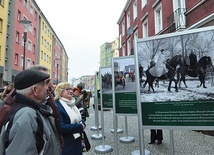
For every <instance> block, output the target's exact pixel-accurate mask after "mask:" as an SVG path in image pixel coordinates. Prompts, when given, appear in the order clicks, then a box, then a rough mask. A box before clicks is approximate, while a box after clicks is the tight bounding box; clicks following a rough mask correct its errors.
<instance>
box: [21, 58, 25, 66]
mask: <svg viewBox="0 0 214 155" xmlns="http://www.w3.org/2000/svg"><path fill="white" fill-rule="evenodd" d="M23 64H24V57H23V55H22V56H21V67H23Z"/></svg>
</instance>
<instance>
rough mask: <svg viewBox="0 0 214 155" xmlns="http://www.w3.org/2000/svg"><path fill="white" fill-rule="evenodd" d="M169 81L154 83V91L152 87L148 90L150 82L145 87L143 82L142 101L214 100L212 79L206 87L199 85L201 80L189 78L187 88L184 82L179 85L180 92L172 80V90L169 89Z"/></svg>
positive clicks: (141, 88) (141, 89) (207, 82)
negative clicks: (176, 89)
mask: <svg viewBox="0 0 214 155" xmlns="http://www.w3.org/2000/svg"><path fill="white" fill-rule="evenodd" d="M168 84H169V83H168V81H159V87H157V86H155V82H154V83H153V87H154V90H155V91H154V92H153V91H152V90H151V89H150V91H148V84H147V85H146V87H145V88H143V84H142V86H141V87H140V91H141V102H163V101H182V100H190V101H193V100H214V86H213V85H212V83H211V82H210V81H206V87H207V88H203V87H197V86H198V85H199V84H200V82H199V80H197V79H196V80H191V81H190V80H187V81H186V84H187V86H188V88H185V86H184V84H183V83H182V84H181V88H179V87H178V92H176V91H175V88H174V86H175V83H174V82H172V85H171V91H168Z"/></svg>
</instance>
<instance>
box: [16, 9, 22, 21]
mask: <svg viewBox="0 0 214 155" xmlns="http://www.w3.org/2000/svg"><path fill="white" fill-rule="evenodd" d="M20 20H21V11H19V10H18V13H17V21H20Z"/></svg>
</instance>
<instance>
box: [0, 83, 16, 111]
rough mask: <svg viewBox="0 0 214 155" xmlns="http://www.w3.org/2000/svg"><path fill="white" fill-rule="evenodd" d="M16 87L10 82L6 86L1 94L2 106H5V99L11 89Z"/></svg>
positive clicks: (0, 103) (0, 102) (0, 101)
mask: <svg viewBox="0 0 214 155" xmlns="http://www.w3.org/2000/svg"><path fill="white" fill-rule="evenodd" d="M13 88H14V84H13V83H10V84H9V85H8V86H7V87H6V88H4V91H3V92H2V93H1V94H0V107H2V106H3V100H4V98H5V97H6V96H7V94H9V93H10V91H11V90H12V89H13Z"/></svg>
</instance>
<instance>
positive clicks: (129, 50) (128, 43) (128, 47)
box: [127, 39, 131, 55]
mask: <svg viewBox="0 0 214 155" xmlns="http://www.w3.org/2000/svg"><path fill="white" fill-rule="evenodd" d="M130 54H131V40H130V39H129V40H128V42H127V55H130Z"/></svg>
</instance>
